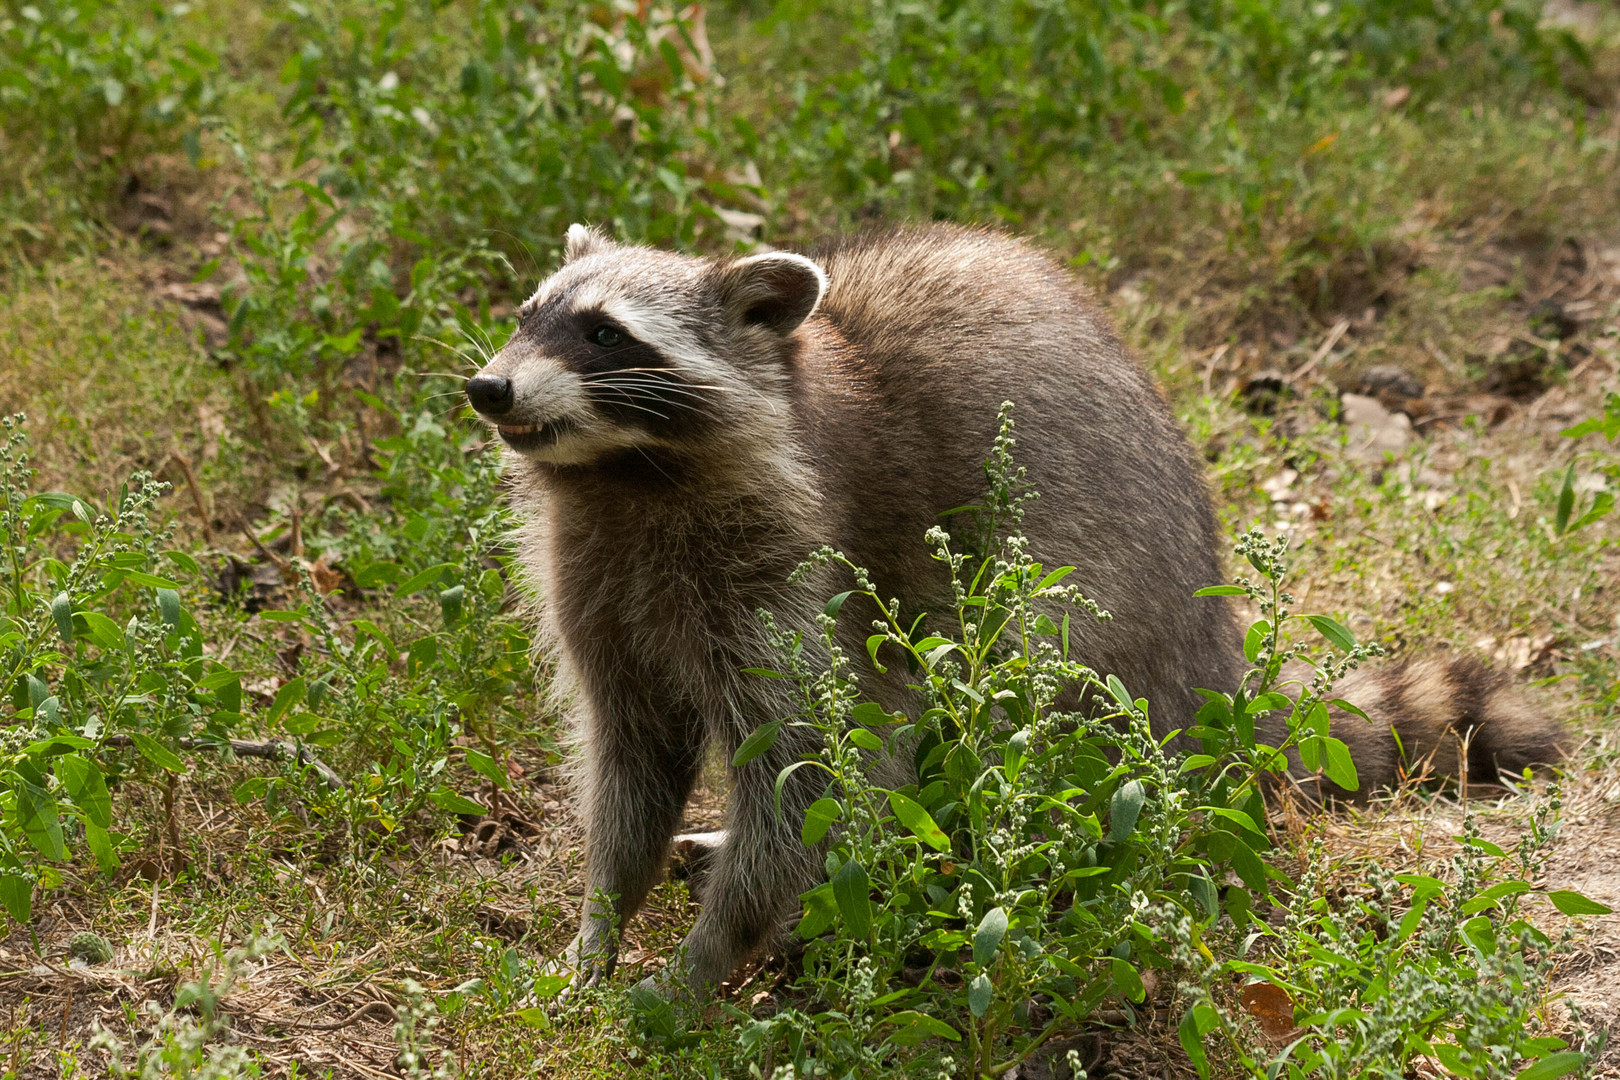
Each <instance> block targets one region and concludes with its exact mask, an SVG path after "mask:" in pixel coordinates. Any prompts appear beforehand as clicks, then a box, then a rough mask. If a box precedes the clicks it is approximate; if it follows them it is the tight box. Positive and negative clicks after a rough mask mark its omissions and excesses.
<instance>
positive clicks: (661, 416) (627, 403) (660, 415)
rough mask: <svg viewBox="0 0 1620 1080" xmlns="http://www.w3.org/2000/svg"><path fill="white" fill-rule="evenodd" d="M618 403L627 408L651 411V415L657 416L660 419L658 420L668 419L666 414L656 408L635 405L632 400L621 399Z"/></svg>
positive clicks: (645, 411)
mask: <svg viewBox="0 0 1620 1080" xmlns="http://www.w3.org/2000/svg"><path fill="white" fill-rule="evenodd" d="M619 404H621V405H623V406H624V407H625V408H627V409H635V410H636V411H637V412H644V413H651V414H652V415H653V416H656V417H658V419H660V420H668V419H669V417H668V416H666V415H665V414H663V413H661V412H659V411H658V410H657V409H649V408H647V407H646V406H645V405H637V404H636V403H635V402H633V401H621V402H619Z"/></svg>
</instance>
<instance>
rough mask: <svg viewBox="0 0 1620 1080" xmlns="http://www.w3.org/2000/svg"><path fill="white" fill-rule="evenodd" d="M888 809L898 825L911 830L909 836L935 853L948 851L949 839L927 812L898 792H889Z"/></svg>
mask: <svg viewBox="0 0 1620 1080" xmlns="http://www.w3.org/2000/svg"><path fill="white" fill-rule="evenodd" d="M889 807H890V808H891V809H892V810H893V811H894V816H895V817H897V818H899V819H900V823H901V824H902V825H904V826H905V827H906V828H908V829H910V830H911V834H912V835H913V836H915V837H917V838H918V839H919V840H921V841H922V842H923V843H925V844H927V845H928V846H929V847H931V848H933V849H934V850H935V851H950V850H951V838H950V837H948V836H946V835H945V833H944V831H943V830H942V829H941V828H940V827H939V825H938V824H936V823H935V821H934V817H933V815H932V814H930V813H929V812H928V811H927V810H924V809H923V808H922V807H921V806H920V805H918V804H917V803H916V802H914V801H912V800H911V799H909V798H907V797H906V796H904V795H902V794H900V793H899V792H898V791H891V792H889Z"/></svg>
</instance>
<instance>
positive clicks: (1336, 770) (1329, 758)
mask: <svg viewBox="0 0 1620 1080" xmlns="http://www.w3.org/2000/svg"><path fill="white" fill-rule="evenodd" d="M1322 748H1323V749H1324V750H1326V751H1327V755H1326V760H1325V761H1323V763H1322V766H1323V769H1324V771H1325V772H1326V773H1327V777H1328V779H1329V780H1331V781H1333V782H1334V783H1335V784H1338V785H1339V786H1340V787H1342V788H1344V790H1346V791H1355V790H1356V789H1357V788H1359V787H1360V786H1361V780H1360V778H1359V777H1357V776H1356V763H1355V762H1354V761H1352V760H1351V759H1350V748H1349V747H1348V746H1346V745H1344V743H1343V742H1341V741H1339V740H1338V739H1335V738H1334V737H1333V736H1331V735H1329V736H1327V737H1326V738H1324V739H1323V740H1322Z"/></svg>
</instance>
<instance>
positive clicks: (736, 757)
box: [731, 720, 782, 768]
mask: <svg viewBox="0 0 1620 1080" xmlns="http://www.w3.org/2000/svg"><path fill="white" fill-rule="evenodd" d="M781 733H782V721H780V720H772V721H770V722H769V723H765V724H761V725H760V726H759V727H758V728H757V729H755V731H754V733H753V734H752V735H750V736H748V738H746V739H744V740H743V742H742V745H741V746H739V747H737V752H736V753H735V754H732V755H731V765H732V767H733V768H741V767H742V766H744V765H746V764H748V763H749V762H750V761H753V760H754V759H755V758H757V757H759V755H761V754H763V753H764V752H765V751H767V750H769V749H770V748H771V747H772V746H775V745H776V737H777V736H778V735H780V734H781Z"/></svg>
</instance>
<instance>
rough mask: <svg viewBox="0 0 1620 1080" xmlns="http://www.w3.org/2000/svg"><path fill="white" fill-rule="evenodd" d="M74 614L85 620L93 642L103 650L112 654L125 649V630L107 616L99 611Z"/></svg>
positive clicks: (76, 612)
mask: <svg viewBox="0 0 1620 1080" xmlns="http://www.w3.org/2000/svg"><path fill="white" fill-rule="evenodd" d="M73 614H74V615H75V616H77V617H78V618H81V619H83V620H84V628H85V630H86V631H87V632H88V633H89V634H90V638H91V640H92V641H94V642H95V643H96V644H97V645H99V646H101V647H102V648H103V649H106V650H108V651H109V652H110V651H113V650H115V649H122V648H123V647H124V628H123V627H121V626H119V625H118V624H117V623H115V622H113V621H112V620H111V619H109V618H107V616H105V615H103V614H101V613H100V612H99V611H75V612H74V613H73Z"/></svg>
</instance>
